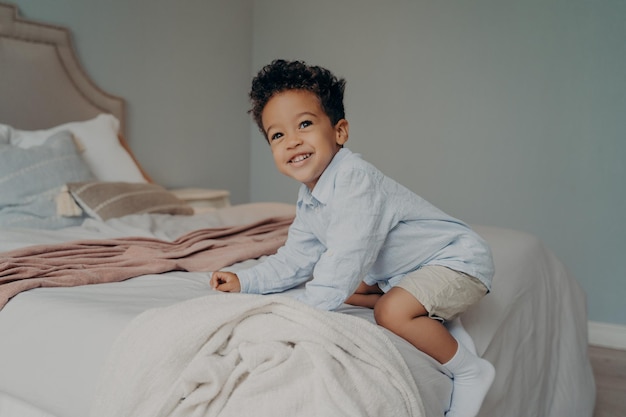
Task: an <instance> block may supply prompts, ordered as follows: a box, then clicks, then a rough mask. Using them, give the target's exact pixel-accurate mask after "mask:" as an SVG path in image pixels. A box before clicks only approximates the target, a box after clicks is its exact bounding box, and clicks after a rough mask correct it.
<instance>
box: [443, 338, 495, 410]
mask: <svg viewBox="0 0 626 417" xmlns="http://www.w3.org/2000/svg"><path fill="white" fill-rule="evenodd" d="M443 366H445V367H446V368H447V369H448V370H449V371H450V372H451V373H452V377H453V386H452V400H451V402H450V410H448V412H447V413H446V417H475V416H476V415H477V414H478V412H479V411H480V406H481V405H482V403H483V400H484V399H485V396H486V395H487V391H489V387H491V384H492V383H493V378H494V376H495V369H494V367H493V365H492V364H490V363H489V362H487V361H486V360H484V359H482V358H479V357H478V356H476V355H474V354H473V353H471V352H470V351H469V350H468V349H466V348H465V347H464V346H463V344H461V343H459V347H458V349H457V352H456V354H455V355H454V356H453V357H452V359H450V360H449V361H448V362H447V363H444V364H443Z"/></svg>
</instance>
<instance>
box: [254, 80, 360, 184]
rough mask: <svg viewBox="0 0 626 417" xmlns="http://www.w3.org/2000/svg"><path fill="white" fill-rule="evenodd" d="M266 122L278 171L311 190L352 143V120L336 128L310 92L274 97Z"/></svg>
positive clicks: (340, 123) (284, 92) (295, 91)
mask: <svg viewBox="0 0 626 417" xmlns="http://www.w3.org/2000/svg"><path fill="white" fill-rule="evenodd" d="M262 120H263V129H264V131H265V135H266V137H267V140H268V141H269V143H270V147H271V149H272V155H273V156H274V163H275V164H276V167H277V168H278V171H280V172H281V173H283V174H285V175H287V176H288V177H291V178H293V179H295V180H297V181H300V182H301V183H303V184H305V185H306V186H307V187H308V188H309V189H310V190H313V188H315V184H317V181H318V180H319V178H320V176H321V175H322V173H323V172H324V170H325V169H326V167H327V166H328V164H330V161H332V159H333V157H334V156H335V154H336V153H337V152H339V149H341V146H342V145H343V144H344V143H346V141H347V140H348V121H347V120H346V119H341V120H339V121H338V122H337V124H335V125H334V126H333V125H332V123H331V121H330V119H329V118H328V116H327V115H326V113H325V112H324V110H323V109H322V106H321V104H320V100H319V98H318V97H317V96H316V95H315V94H314V93H311V92H310V91H306V90H286V91H283V92H281V93H278V94H276V95H275V96H273V97H272V98H271V99H270V100H269V101H268V102H267V104H266V105H265V108H264V109H263V113H262Z"/></svg>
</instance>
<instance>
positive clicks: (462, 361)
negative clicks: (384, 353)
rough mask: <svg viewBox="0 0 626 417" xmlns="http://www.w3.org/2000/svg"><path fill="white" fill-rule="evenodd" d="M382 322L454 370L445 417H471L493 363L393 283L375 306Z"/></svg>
mask: <svg viewBox="0 0 626 417" xmlns="http://www.w3.org/2000/svg"><path fill="white" fill-rule="evenodd" d="M374 317H375V318H376V322H377V323H378V324H380V325H381V326H383V327H385V328H387V329H389V330H391V331H392V332H394V333H395V334H397V335H398V336H400V337H402V338H404V339H406V340H407V341H408V342H410V343H411V344H412V345H413V346H415V347H416V348H417V349H419V350H421V351H422V352H424V353H426V354H427V355H429V356H431V357H433V358H434V359H436V360H437V361H439V362H440V363H441V364H442V365H443V366H445V367H446V368H447V369H448V370H449V371H450V372H451V373H452V374H453V381H454V386H453V393H452V401H451V403H450V409H449V410H448V412H447V413H446V416H448V417H474V416H476V415H477V414H478V412H479V411H480V406H481V405H482V402H483V399H484V398H485V396H486V395H487V391H488V390H489V387H490V386H491V383H492V382H493V378H494V369H493V366H492V365H491V364H490V363H489V362H487V361H486V360H484V359H481V358H479V357H478V356H476V355H474V354H473V353H472V352H470V351H469V350H467V349H466V348H465V347H464V346H463V345H462V344H460V343H457V341H456V339H455V338H454V337H452V335H451V334H450V332H448V330H447V329H446V328H445V327H444V325H443V324H441V323H440V322H439V321H437V320H433V319H431V318H430V317H428V312H427V311H426V309H425V308H424V306H423V305H422V304H421V303H420V302H419V301H418V300H417V299H416V298H415V297H413V296H412V295H411V294H410V293H409V292H408V291H405V290H404V289H402V288H399V287H394V288H392V289H391V290H390V291H389V292H388V293H387V294H385V295H384V296H382V297H381V299H380V300H379V301H378V303H376V306H375V308H374Z"/></svg>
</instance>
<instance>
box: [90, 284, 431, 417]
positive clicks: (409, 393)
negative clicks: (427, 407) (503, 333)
mask: <svg viewBox="0 0 626 417" xmlns="http://www.w3.org/2000/svg"><path fill="white" fill-rule="evenodd" d="M102 369H103V374H102V377H101V380H100V383H99V388H98V391H97V394H96V396H95V399H94V402H93V406H92V409H91V413H90V417H198V416H203V417H218V416H219V417H248V416H255V417H287V416H289V417H291V416H293V417H334V416H342V417H425V412H424V407H423V403H422V400H421V397H420V395H419V392H418V388H417V386H416V384H415V381H414V380H413V376H412V375H411V372H410V371H409V368H408V367H407V365H406V363H405V362H404V359H403V358H402V356H401V355H400V353H399V352H398V350H397V349H396V347H395V346H394V344H393V343H392V342H391V340H390V339H389V338H388V337H387V335H385V334H384V333H383V331H382V329H381V328H380V327H379V326H376V325H374V324H372V323H370V322H368V321H367V320H364V319H361V318H358V317H353V316H349V315H347V314H341V313H336V312H329V311H322V310H318V309H314V308H312V307H309V306H307V305H305V304H303V303H300V302H298V301H296V300H293V299H291V298H289V297H286V296H281V295H252V294H225V293H223V294H217V295H207V296H204V297H199V298H194V299H191V300H187V301H182V302H180V303H176V304H173V305H171V306H169V307H165V308H159V309H153V310H148V311H146V312H144V313H142V314H141V315H139V316H137V317H136V318H135V319H134V320H133V321H132V322H131V323H130V324H129V325H128V327H126V328H125V329H124V331H123V332H122V334H120V336H119V337H118V339H117V340H116V342H115V344H114V345H113V347H112V349H111V352H110V356H109V358H108V360H107V363H106V364H105V365H104V366H103V368H102Z"/></svg>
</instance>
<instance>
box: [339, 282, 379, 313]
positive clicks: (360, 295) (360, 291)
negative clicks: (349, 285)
mask: <svg viewBox="0 0 626 417" xmlns="http://www.w3.org/2000/svg"><path fill="white" fill-rule="evenodd" d="M382 295H383V292H382V290H381V289H380V288H379V287H378V285H367V284H366V283H364V282H361V284H359V287H358V288H357V289H356V291H355V292H354V294H352V295H351V296H350V297H348V299H347V300H346V301H345V303H346V304H351V305H353V306H360V307H367V308H374V306H375V305H376V303H377V302H378V299H379V298H380V297H381V296H382Z"/></svg>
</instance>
